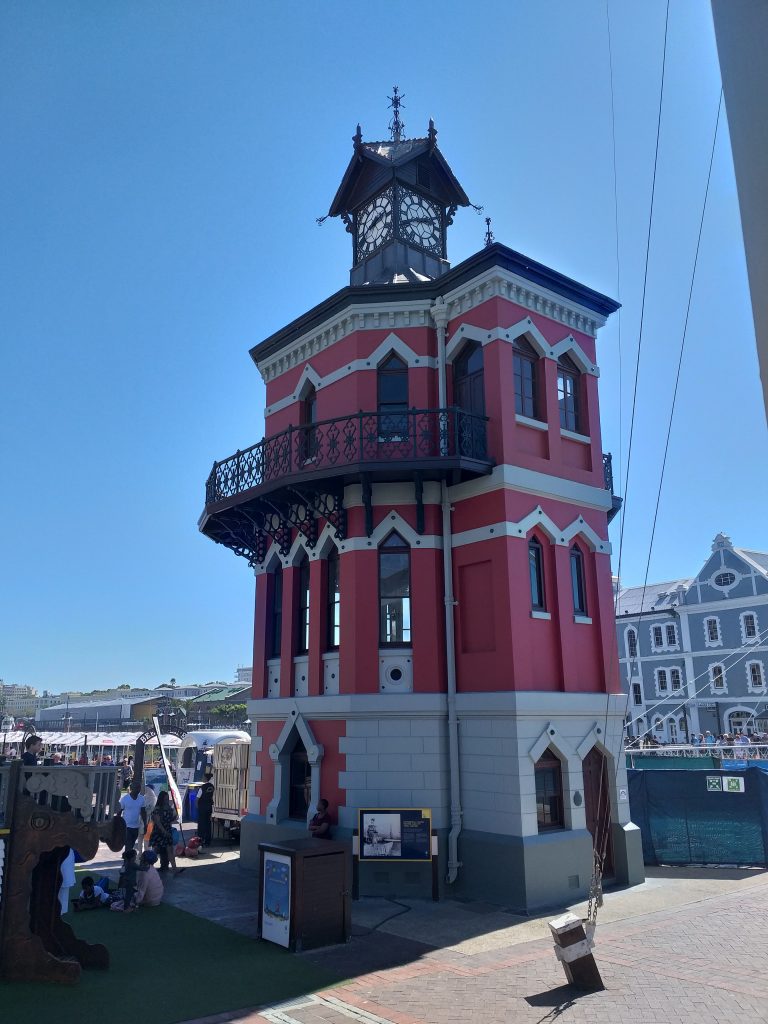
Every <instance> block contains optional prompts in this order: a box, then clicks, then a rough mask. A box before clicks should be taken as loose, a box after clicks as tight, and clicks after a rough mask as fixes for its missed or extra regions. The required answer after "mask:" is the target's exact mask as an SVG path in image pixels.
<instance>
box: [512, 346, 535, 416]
mask: <svg viewBox="0 0 768 1024" xmlns="http://www.w3.org/2000/svg"><path fill="white" fill-rule="evenodd" d="M538 360H539V357H538V355H537V354H536V351H535V349H534V348H533V346H532V345H531V343H530V342H528V341H526V340H525V338H518V339H517V341H516V342H515V345H514V357H513V362H514V373H515V412H516V413H517V414H518V415H519V416H528V417H529V418H530V419H532V420H535V419H538V418H539V416H538V413H539V409H538V405H539V403H538V400H537V399H538V379H537V378H538Z"/></svg>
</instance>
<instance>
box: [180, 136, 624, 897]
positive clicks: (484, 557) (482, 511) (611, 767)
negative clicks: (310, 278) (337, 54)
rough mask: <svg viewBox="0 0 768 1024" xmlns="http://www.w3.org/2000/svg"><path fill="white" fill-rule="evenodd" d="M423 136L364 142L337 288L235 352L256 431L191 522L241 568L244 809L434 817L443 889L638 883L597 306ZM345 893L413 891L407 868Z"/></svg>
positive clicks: (345, 820) (347, 823)
mask: <svg viewBox="0 0 768 1024" xmlns="http://www.w3.org/2000/svg"><path fill="white" fill-rule="evenodd" d="M468 202H469V200H468V197H467V195H466V193H465V192H464V190H463V189H462V187H461V186H460V185H459V183H458V181H457V180H456V177H455V176H454V174H453V172H452V170H451V168H450V167H449V165H448V163H447V161H446V159H445V157H444V156H443V155H442V153H441V152H440V150H439V148H438V146H437V132H436V130H435V127H434V124H432V123H431V122H430V126H429V130H428V132H427V134H426V135H425V136H424V137H423V138H416V139H405V138H403V135H402V126H401V124H400V122H399V120H398V118H397V116H396V117H395V120H394V122H393V125H392V138H391V139H390V140H388V141H384V142H364V141H363V138H362V133H361V131H360V129H359V128H358V131H357V134H356V135H355V137H354V140H353V153H352V158H351V160H350V163H349V166H348V167H347V170H346V172H345V174H344V176H343V179H342V183H341V186H340V188H339V190H338V192H337V194H336V196H335V198H334V200H333V203H332V205H331V208H330V216H332V217H335V216H338V217H339V218H341V219H342V221H343V222H344V224H345V225H346V228H347V230H348V232H349V233H350V235H351V240H352V262H353V266H352V270H351V274H350V284H349V285H348V286H347V287H345V288H342V289H341V290H340V291H338V292H336V293H335V294H334V295H332V296H330V298H328V299H326V300H325V301H324V302H321V303H320V304H319V305H317V306H315V307H314V308H313V309H310V310H309V311H308V312H306V313H303V314H302V315H301V316H299V317H298V318H297V319H294V320H292V321H291V322H290V323H289V324H288V325H287V326H286V327H284V328H283V329H282V330H280V331H278V332H277V333H275V334H273V335H272V336H271V337H269V338H267V339H266V340H265V341H263V342H261V343H260V344H259V345H257V346H255V348H253V349H252V350H251V357H252V359H253V361H254V363H255V364H256V366H257V368H258V370H259V372H260V373H261V375H262V377H263V379H264V381H265V383H266V388H267V399H266V409H265V419H266V431H265V434H266V436H265V437H264V438H263V440H261V441H258V442H257V443H256V444H254V445H252V446H251V447H250V448H246V449H245V450H241V451H238V452H237V453H236V454H235V455H232V456H230V457H229V458H226V459H224V460H223V461H221V462H217V463H215V464H214V467H213V469H212V471H211V474H210V477H209V479H208V482H207V486H206V500H205V509H204V512H203V515H202V517H201V520H200V529H201V530H202V532H203V533H204V534H205V535H206V536H208V537H210V538H211V539H212V540H215V541H216V542H218V543H220V544H222V545H224V546H226V547H229V548H230V549H231V550H232V551H234V552H235V554H237V555H239V556H241V557H243V558H244V559H245V560H246V561H247V562H248V564H249V565H250V566H251V568H252V569H253V571H254V572H255V576H256V611H255V627H254V653H253V688H252V700H251V701H250V702H249V705H248V714H249V717H250V719H251V720H252V730H251V731H252V735H253V743H252V762H251V780H252V784H253V791H252V794H251V797H250V805H249V813H248V816H247V817H246V819H245V820H244V821H243V825H242V839H241V852H242V858H243V861H244V862H246V863H249V862H250V863H255V862H256V860H257V857H258V853H257V846H258V843H259V841H261V840H268V839H269V840H277V839H282V838H286V837H291V836H301V835H306V825H307V818H308V816H309V815H311V814H312V813H313V812H314V808H315V806H316V803H317V801H318V799H319V798H320V797H321V796H323V797H325V798H326V799H328V800H329V801H330V804H331V808H332V813H333V814H334V815H335V816H336V817H337V819H338V824H337V827H336V835H337V836H338V837H342V838H343V837H351V835H352V833H353V830H354V829H355V828H356V827H357V812H358V809H360V808H364V807H368V808H370V807H373V808H398V807H400V808H412V807H416V808H429V809H430V810H431V811H432V821H433V826H434V828H435V830H436V832H437V835H438V841H439V851H440V865H441V866H440V876H441V884H444V886H445V888H446V889H447V891H448V892H453V893H457V894H465V895H474V896H481V897H482V898H485V899H497V900H500V901H502V902H505V903H506V904H507V905H512V906H517V907H520V908H523V909H531V908H534V907H537V906H543V905H547V904H552V903H558V902H562V901H564V900H567V901H568V902H571V901H573V900H574V899H578V898H579V897H580V896H583V895H584V894H585V893H586V892H587V888H588V886H589V882H590V877H591V874H592V868H593V861H594V856H593V851H594V848H595V847H596V848H597V849H598V851H599V853H600V856H601V857H604V858H605V867H606V872H607V873H609V874H612V875H614V876H615V877H616V878H618V879H620V880H622V881H624V882H633V881H637V880H640V879H642V876H643V868H642V854H641V848H640V842H639V833H638V832H637V830H636V829H635V828H634V826H633V825H631V823H630V822H629V804H628V801H627V795H626V783H625V781H624V780H625V776H624V763H623V757H622V755H621V748H622V727H623V717H624V707H625V696H624V694H623V693H622V692H621V687H620V684H619V679H618V671H617V669H618V665H617V662H616V656H615V642H614V636H613V630H614V614H613V593H612V587H611V568H610V545H609V543H608V520H609V518H610V517H611V516H612V515H613V514H614V512H615V510H616V508H617V506H618V499H616V498H615V496H614V495H613V493H612V490H613V489H612V479H611V474H610V457H609V456H606V455H604V454H603V451H602V447H601V438H600V416H599V404H598V401H599V400H598V377H599V366H598V361H597V352H596V334H597V331H598V329H599V328H600V327H601V326H602V325H603V324H604V323H605V321H606V318H607V317H608V316H610V314H611V313H612V312H613V311H614V310H615V309H616V308H617V304H616V303H615V302H613V301H612V300H611V299H609V298H607V297H606V296H604V295H601V294H599V293H598V292H595V291H593V290H592V289H590V288H588V287H586V286H585V285H582V284H580V283H578V282H577V281H574V280H572V279H570V278H567V277H565V276H564V275H562V274H560V273H558V272H557V271H555V270H552V269H551V268H549V267H545V266H543V265H541V264H539V263H537V262H536V261H534V260H531V259H530V258H528V257H526V256H524V255H522V254H521V253H518V252H515V251H514V250H512V249H509V248H507V247H506V246H504V245H501V244H498V243H492V242H491V239H490V238H489V239H488V242H489V244H487V245H486V246H485V248H483V249H481V250H480V251H479V252H477V253H475V254H474V255H472V256H470V257H469V258H468V259H466V260H464V261H463V262H461V263H459V264H458V265H457V266H455V267H453V268H452V267H451V266H450V264H449V262H448V258H447V256H448V253H447V236H448V232H449V229H450V225H451V222H452V220H453V217H454V214H455V213H456V210H457V208H458V207H460V206H466V205H467V204H468ZM360 881H361V891H362V892H368V893H374V892H379V893H392V892H399V893H402V894H408V893H414V894H417V895H418V894H419V893H423V886H424V882H423V878H422V877H421V876H420V874H419V872H418V871H417V870H415V869H413V866H412V865H409V864H403V865H397V864H391V863H388V864H382V865H377V870H376V871H374V872H371V871H367V872H361V880H360Z"/></svg>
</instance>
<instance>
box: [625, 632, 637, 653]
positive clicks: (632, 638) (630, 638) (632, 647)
mask: <svg viewBox="0 0 768 1024" xmlns="http://www.w3.org/2000/svg"><path fill="white" fill-rule="evenodd" d="M627 657H628V658H636V657H637V633H636V632H635V631H634V629H628V630H627Z"/></svg>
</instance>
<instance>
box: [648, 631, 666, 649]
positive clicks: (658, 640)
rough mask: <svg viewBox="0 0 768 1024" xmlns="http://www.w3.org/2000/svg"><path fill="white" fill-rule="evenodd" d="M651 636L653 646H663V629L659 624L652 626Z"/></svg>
mask: <svg viewBox="0 0 768 1024" xmlns="http://www.w3.org/2000/svg"><path fill="white" fill-rule="evenodd" d="M651 636H652V638H653V646H654V647H656V648H658V647H663V646H664V631H663V629H662V628H661V626H654V627H653V629H652V630H651Z"/></svg>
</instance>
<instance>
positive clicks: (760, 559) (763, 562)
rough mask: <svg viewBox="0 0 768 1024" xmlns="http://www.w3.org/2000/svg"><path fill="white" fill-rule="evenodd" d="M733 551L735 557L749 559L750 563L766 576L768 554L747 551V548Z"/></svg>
mask: <svg viewBox="0 0 768 1024" xmlns="http://www.w3.org/2000/svg"><path fill="white" fill-rule="evenodd" d="M733 550H734V551H735V552H736V554H737V555H745V556H746V557H747V558H749V559H750V561H752V562H754V563H755V564H756V565H757V566H758V568H759V569H761V570H762V571H763V572H764V573H766V575H768V552H766V551H748V550H747V548H734V549H733Z"/></svg>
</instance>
